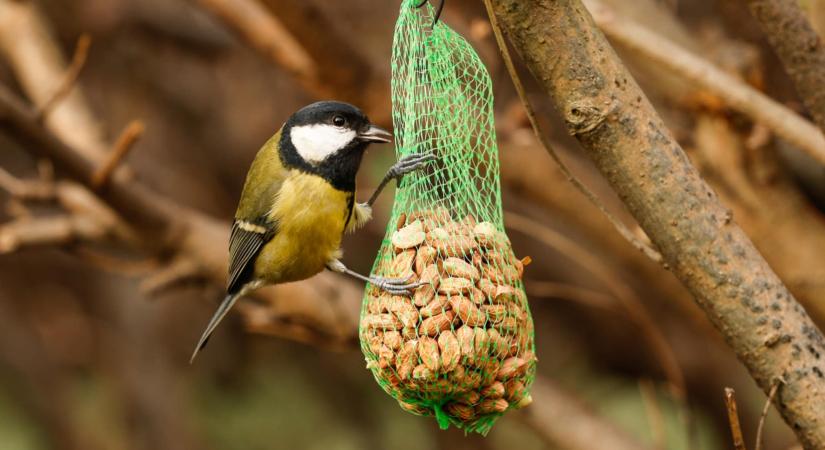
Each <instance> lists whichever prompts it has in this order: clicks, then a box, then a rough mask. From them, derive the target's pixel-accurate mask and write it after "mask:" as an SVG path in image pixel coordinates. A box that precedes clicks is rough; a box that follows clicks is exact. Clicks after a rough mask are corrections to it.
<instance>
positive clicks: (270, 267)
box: [255, 170, 352, 283]
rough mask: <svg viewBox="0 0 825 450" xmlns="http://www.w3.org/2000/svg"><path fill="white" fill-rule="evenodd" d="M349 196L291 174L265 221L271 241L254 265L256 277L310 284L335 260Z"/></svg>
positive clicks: (302, 175)
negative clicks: (272, 231)
mask: <svg viewBox="0 0 825 450" xmlns="http://www.w3.org/2000/svg"><path fill="white" fill-rule="evenodd" d="M351 198H352V193H349V192H344V191H340V190H338V189H335V188H334V187H332V185H330V184H329V182H327V181H325V180H324V179H323V178H321V177H319V176H317V175H311V174H307V173H304V172H300V171H297V170H292V171H291V172H290V174H289V175H288V176H287V177H286V179H285V180H284V182H283V184H282V186H281V189H280V190H279V192H278V193H277V194H276V195H275V198H274V199H273V203H272V209H271V210H270V212H269V217H270V219H272V220H273V221H274V222H275V223H277V224H278V228H277V232H276V234H275V236H274V237H273V238H272V240H271V241H269V242H268V243H267V244H266V245H265V246H264V247H263V248H262V249H261V253H260V254H259V256H258V259H257V260H256V262H255V275H256V277H257V278H259V279H263V280H266V281H268V282H271V283H282V282H287V281H296V280H302V279H305V278H309V277H311V276H313V275H315V274H317V273H318V272H320V271H322V270H324V267H325V265H326V263H327V262H328V261H329V260H331V259H333V258H336V257H338V253H339V248H340V245H341V237H342V235H343V232H344V227H345V225H346V222H347V216H348V214H349V205H350V202H351Z"/></svg>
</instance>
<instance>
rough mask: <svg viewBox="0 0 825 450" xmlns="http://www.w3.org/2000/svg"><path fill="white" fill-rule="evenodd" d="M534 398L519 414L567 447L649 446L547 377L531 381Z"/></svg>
mask: <svg viewBox="0 0 825 450" xmlns="http://www.w3.org/2000/svg"><path fill="white" fill-rule="evenodd" d="M532 396H533V398H534V399H535V401H534V402H533V403H532V404H531V405H530V407H528V408H527V409H525V410H524V412H522V413H521V414H522V415H523V417H524V419H525V420H526V422H527V424H528V425H530V426H531V427H532V428H533V430H534V431H535V432H536V433H537V434H539V435H540V436H542V437H544V438H545V439H547V440H548V441H550V442H552V443H553V444H555V445H556V446H558V447H560V448H563V449H566V450H592V449H610V450H644V449H648V448H649V447H648V446H646V445H644V444H642V443H640V442H638V441H636V440H635V439H633V438H632V437H630V436H628V435H627V434H625V433H624V432H623V431H621V430H619V429H617V428H616V427H615V426H614V425H613V424H612V423H609V422H605V420H604V419H603V418H601V417H598V416H597V415H595V414H594V413H593V412H592V411H590V410H589V409H588V408H587V407H586V406H585V405H584V404H582V403H581V402H580V401H579V400H578V399H577V398H575V397H572V396H571V395H570V394H569V393H567V392H565V391H564V390H562V389H561V388H560V387H559V386H557V385H556V384H555V383H553V382H552V381H550V380H549V379H547V378H543V377H537V378H536V381H535V383H533V388H532Z"/></svg>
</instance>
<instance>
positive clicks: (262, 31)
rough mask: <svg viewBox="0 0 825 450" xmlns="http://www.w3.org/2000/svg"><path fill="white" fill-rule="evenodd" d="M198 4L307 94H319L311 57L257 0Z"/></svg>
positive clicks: (217, 0) (212, 0)
mask: <svg viewBox="0 0 825 450" xmlns="http://www.w3.org/2000/svg"><path fill="white" fill-rule="evenodd" d="M197 1H198V3H199V4H200V5H201V6H202V7H203V8H204V9H206V10H207V11H209V12H210V13H211V14H212V15H213V16H215V17H216V18H218V19H219V20H220V21H221V22H223V23H224V24H226V26H227V27H228V28H230V29H231V30H232V31H234V32H235V34H237V35H238V37H240V38H241V39H243V40H244V41H245V42H247V43H248V44H249V45H250V46H251V47H252V48H254V49H255V50H257V51H258V52H260V53H261V54H262V55H264V56H265V57H267V58H269V59H271V60H272V61H273V62H274V63H275V64H276V65H278V66H280V67H282V68H284V70H286V71H287V72H288V73H289V74H290V75H292V76H293V77H294V78H295V80H296V81H298V82H299V83H300V84H301V85H302V86H304V88H305V89H307V91H309V92H312V93H317V92H318V91H319V89H320V86H319V84H318V68H317V67H316V65H315V62H314V61H313V60H312V57H311V56H310V55H309V54H308V53H307V51H306V50H305V49H304V48H303V47H302V46H301V43H300V42H299V41H298V40H297V39H295V37H294V36H292V34H291V33H290V32H289V31H287V29H286V28H284V26H283V24H282V23H281V22H280V21H279V20H278V18H277V17H275V16H273V15H271V14H269V12H268V11H267V10H266V9H265V8H264V7H262V6H261V4H260V3H258V1H257V0H197Z"/></svg>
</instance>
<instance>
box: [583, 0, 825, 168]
mask: <svg viewBox="0 0 825 450" xmlns="http://www.w3.org/2000/svg"><path fill="white" fill-rule="evenodd" d="M585 4H586V5H587V6H588V9H589V10H590V12H591V13H592V14H593V18H594V20H595V21H596V23H597V24H598V25H599V27H600V28H601V29H602V31H604V33H605V34H606V35H607V36H609V37H610V38H612V39H615V40H616V42H618V43H620V44H621V45H623V46H624V47H626V48H628V49H630V50H632V51H635V52H638V53H639V54H641V55H644V56H645V57H646V58H648V59H649V60H650V61H651V62H653V63H654V64H655V65H657V66H660V67H664V68H667V69H670V71H671V72H672V73H673V74H675V75H678V76H680V77H683V78H685V79H687V80H689V81H690V82H691V83H694V84H696V85H697V86H700V87H701V88H702V89H706V90H708V91H709V92H711V93H713V94H714V95H716V96H718V97H719V98H721V99H722V100H723V101H724V102H725V103H726V104H727V105H728V106H729V107H731V108H732V109H735V110H737V111H739V112H741V113H743V114H746V115H748V116H750V117H751V118H753V120H754V121H755V122H757V123H761V124H764V125H765V126H767V127H769V128H770V129H771V130H773V131H774V132H775V133H776V134H777V135H778V136H780V137H782V138H783V139H785V140H786V141H788V142H790V143H792V144H793V145H794V146H796V147H798V148H799V149H801V150H803V151H805V152H806V153H807V154H809V155H810V156H811V157H813V158H814V159H816V160H817V161H819V162H820V163H822V164H823V165H825V136H823V134H822V131H821V130H819V129H817V127H816V126H815V125H814V124H812V123H810V122H808V121H807V120H805V119H804V118H802V117H800V116H799V115H797V114H796V113H795V112H794V111H792V110H791V109H790V108H787V107H785V106H783V105H781V104H779V103H777V102H776V101H774V100H773V99H771V98H770V97H768V96H766V95H765V94H762V93H761V92H759V91H758V90H756V89H754V88H752V87H750V86H749V85H747V84H745V83H744V82H743V81H741V80H739V79H737V78H735V77H734V76H732V75H729V74H728V73H727V72H725V71H723V70H721V69H719V68H717V67H716V66H714V65H713V64H711V63H710V62H708V61H706V60H705V59H703V58H702V57H700V56H697V55H695V54H694V53H692V52H690V51H689V50H687V49H685V48H683V47H681V46H680V45H679V44H676V43H675V42H673V41H671V40H669V39H668V38H667V37H665V36H662V35H660V34H658V33H655V32H652V31H650V30H649V29H648V28H646V27H645V26H642V25H639V24H637V23H635V22H633V21H631V20H628V19H626V18H624V17H622V16H621V15H620V14H616V13H614V11H613V10H612V9H610V8H609V7H607V6H606V5H604V4H603V3H602V2H600V1H599V0H585ZM823 97H824V98H825V95H823Z"/></svg>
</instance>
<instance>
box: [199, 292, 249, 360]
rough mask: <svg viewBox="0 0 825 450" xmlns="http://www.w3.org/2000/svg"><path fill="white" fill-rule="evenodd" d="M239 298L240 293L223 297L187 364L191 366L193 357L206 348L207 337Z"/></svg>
mask: <svg viewBox="0 0 825 450" xmlns="http://www.w3.org/2000/svg"><path fill="white" fill-rule="evenodd" d="M238 297H240V293H235V294H227V296H226V297H224V299H223V301H222V302H221V304H220V305H219V306H218V310H217V311H215V314H214V315H212V319H210V320H209V324H208V325H207V326H206V330H204V332H203V335H201V339H200V341H198V345H197V346H196V347H195V351H194V352H193V353H192V357H191V358H189V363H190V364H191V363H192V361H194V360H195V357H196V356H198V352H200V351H201V350H203V348H204V347H206V343H207V342H209V337H210V336H212V332H214V331H215V328H217V327H218V324H220V323H221V320H223V318H224V317H225V316H226V313H228V312H229V310H230V309H232V305H234V304H235V301H237V300H238Z"/></svg>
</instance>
